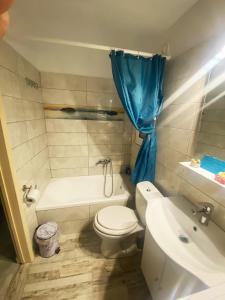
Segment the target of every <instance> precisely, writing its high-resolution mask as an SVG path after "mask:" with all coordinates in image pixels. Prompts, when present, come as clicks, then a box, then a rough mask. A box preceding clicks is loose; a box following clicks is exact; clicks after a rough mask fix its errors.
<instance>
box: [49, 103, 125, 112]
mask: <svg viewBox="0 0 225 300" xmlns="http://www.w3.org/2000/svg"><path fill="white" fill-rule="evenodd" d="M63 108H73V109H79V110H80V109H87V110H96V112H98V111H103V110H105V111H109V112H110V111H115V112H117V113H118V114H123V113H124V109H123V108H121V107H115V108H114V107H112V108H111V109H110V108H109V107H105V106H85V105H70V104H44V110H61V109H63Z"/></svg>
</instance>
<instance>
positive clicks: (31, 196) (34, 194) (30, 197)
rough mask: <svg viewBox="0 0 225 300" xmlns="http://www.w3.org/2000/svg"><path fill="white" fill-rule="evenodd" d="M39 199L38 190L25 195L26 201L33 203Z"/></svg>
mask: <svg viewBox="0 0 225 300" xmlns="http://www.w3.org/2000/svg"><path fill="white" fill-rule="evenodd" d="M39 198H40V191H39V190H38V189H33V190H31V191H30V192H29V193H28V195H27V201H28V202H31V203H34V202H37V201H38V200H39Z"/></svg>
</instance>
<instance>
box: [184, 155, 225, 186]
mask: <svg viewBox="0 0 225 300" xmlns="http://www.w3.org/2000/svg"><path fill="white" fill-rule="evenodd" d="M180 165H182V166H183V167H184V168H185V169H186V170H189V171H190V172H194V173H195V174H198V175H199V176H201V177H204V178H205V179H206V180H207V181H209V182H211V183H214V184H216V185H218V186H219V187H222V188H224V190H225V185H224V184H221V183H219V182H218V181H216V180H215V179H214V177H215V174H213V173H211V172H209V171H207V170H205V169H203V168H201V167H198V168H195V167H192V166H191V165H190V162H189V161H188V162H180Z"/></svg>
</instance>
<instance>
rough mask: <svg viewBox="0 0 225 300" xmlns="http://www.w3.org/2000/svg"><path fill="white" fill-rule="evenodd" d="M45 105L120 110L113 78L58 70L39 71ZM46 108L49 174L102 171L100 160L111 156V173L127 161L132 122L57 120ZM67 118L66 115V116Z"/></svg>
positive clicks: (121, 169)
mask: <svg viewBox="0 0 225 300" xmlns="http://www.w3.org/2000/svg"><path fill="white" fill-rule="evenodd" d="M41 81H42V88H43V100H44V103H45V104H46V105H49V104H50V105H61V104H62V105H65V106H69V105H75V106H82V107H86V108H87V107H89V108H90V107H91V108H107V109H112V110H113V109H114V110H117V109H119V110H121V109H122V106H121V103H120V100H119V98H118V96H117V93H116V90H115V87H114V84H113V80H112V79H106V78H96V77H85V76H77V75H69V74H58V73H45V72H43V73H41ZM49 114H50V112H48V111H46V128H47V134H48V151H49V160H50V167H51V173H52V177H65V176H80V175H95V174H102V166H101V165H99V166H96V165H95V164H96V162H97V161H98V160H99V159H102V158H105V157H110V158H112V161H113V171H114V173H119V172H121V171H122V172H123V171H124V169H125V167H126V166H127V165H129V162H130V144H131V130H132V129H131V125H130V122H129V121H128V119H127V117H126V116H125V115H124V114H122V118H123V119H122V120H121V121H100V120H74V119H65V118H64V119H60V118H59V113H58V112H57V111H56V112H55V113H54V112H53V113H51V114H50V115H49ZM65 117H67V116H65Z"/></svg>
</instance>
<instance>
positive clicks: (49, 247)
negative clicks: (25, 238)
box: [35, 222, 60, 257]
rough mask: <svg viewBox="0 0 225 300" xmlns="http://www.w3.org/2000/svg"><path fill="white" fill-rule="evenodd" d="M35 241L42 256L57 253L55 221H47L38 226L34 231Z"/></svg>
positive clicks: (58, 249)
mask: <svg viewBox="0 0 225 300" xmlns="http://www.w3.org/2000/svg"><path fill="white" fill-rule="evenodd" d="M35 241H36V243H37V245H38V247H39V253H40V255H41V256H42V257H50V256H53V255H54V254H58V253H59V251H60V247H59V242H58V225H57V224H56V223H55V222H48V223H45V224H43V225H41V226H40V227H38V229H37V230H36V233H35Z"/></svg>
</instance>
